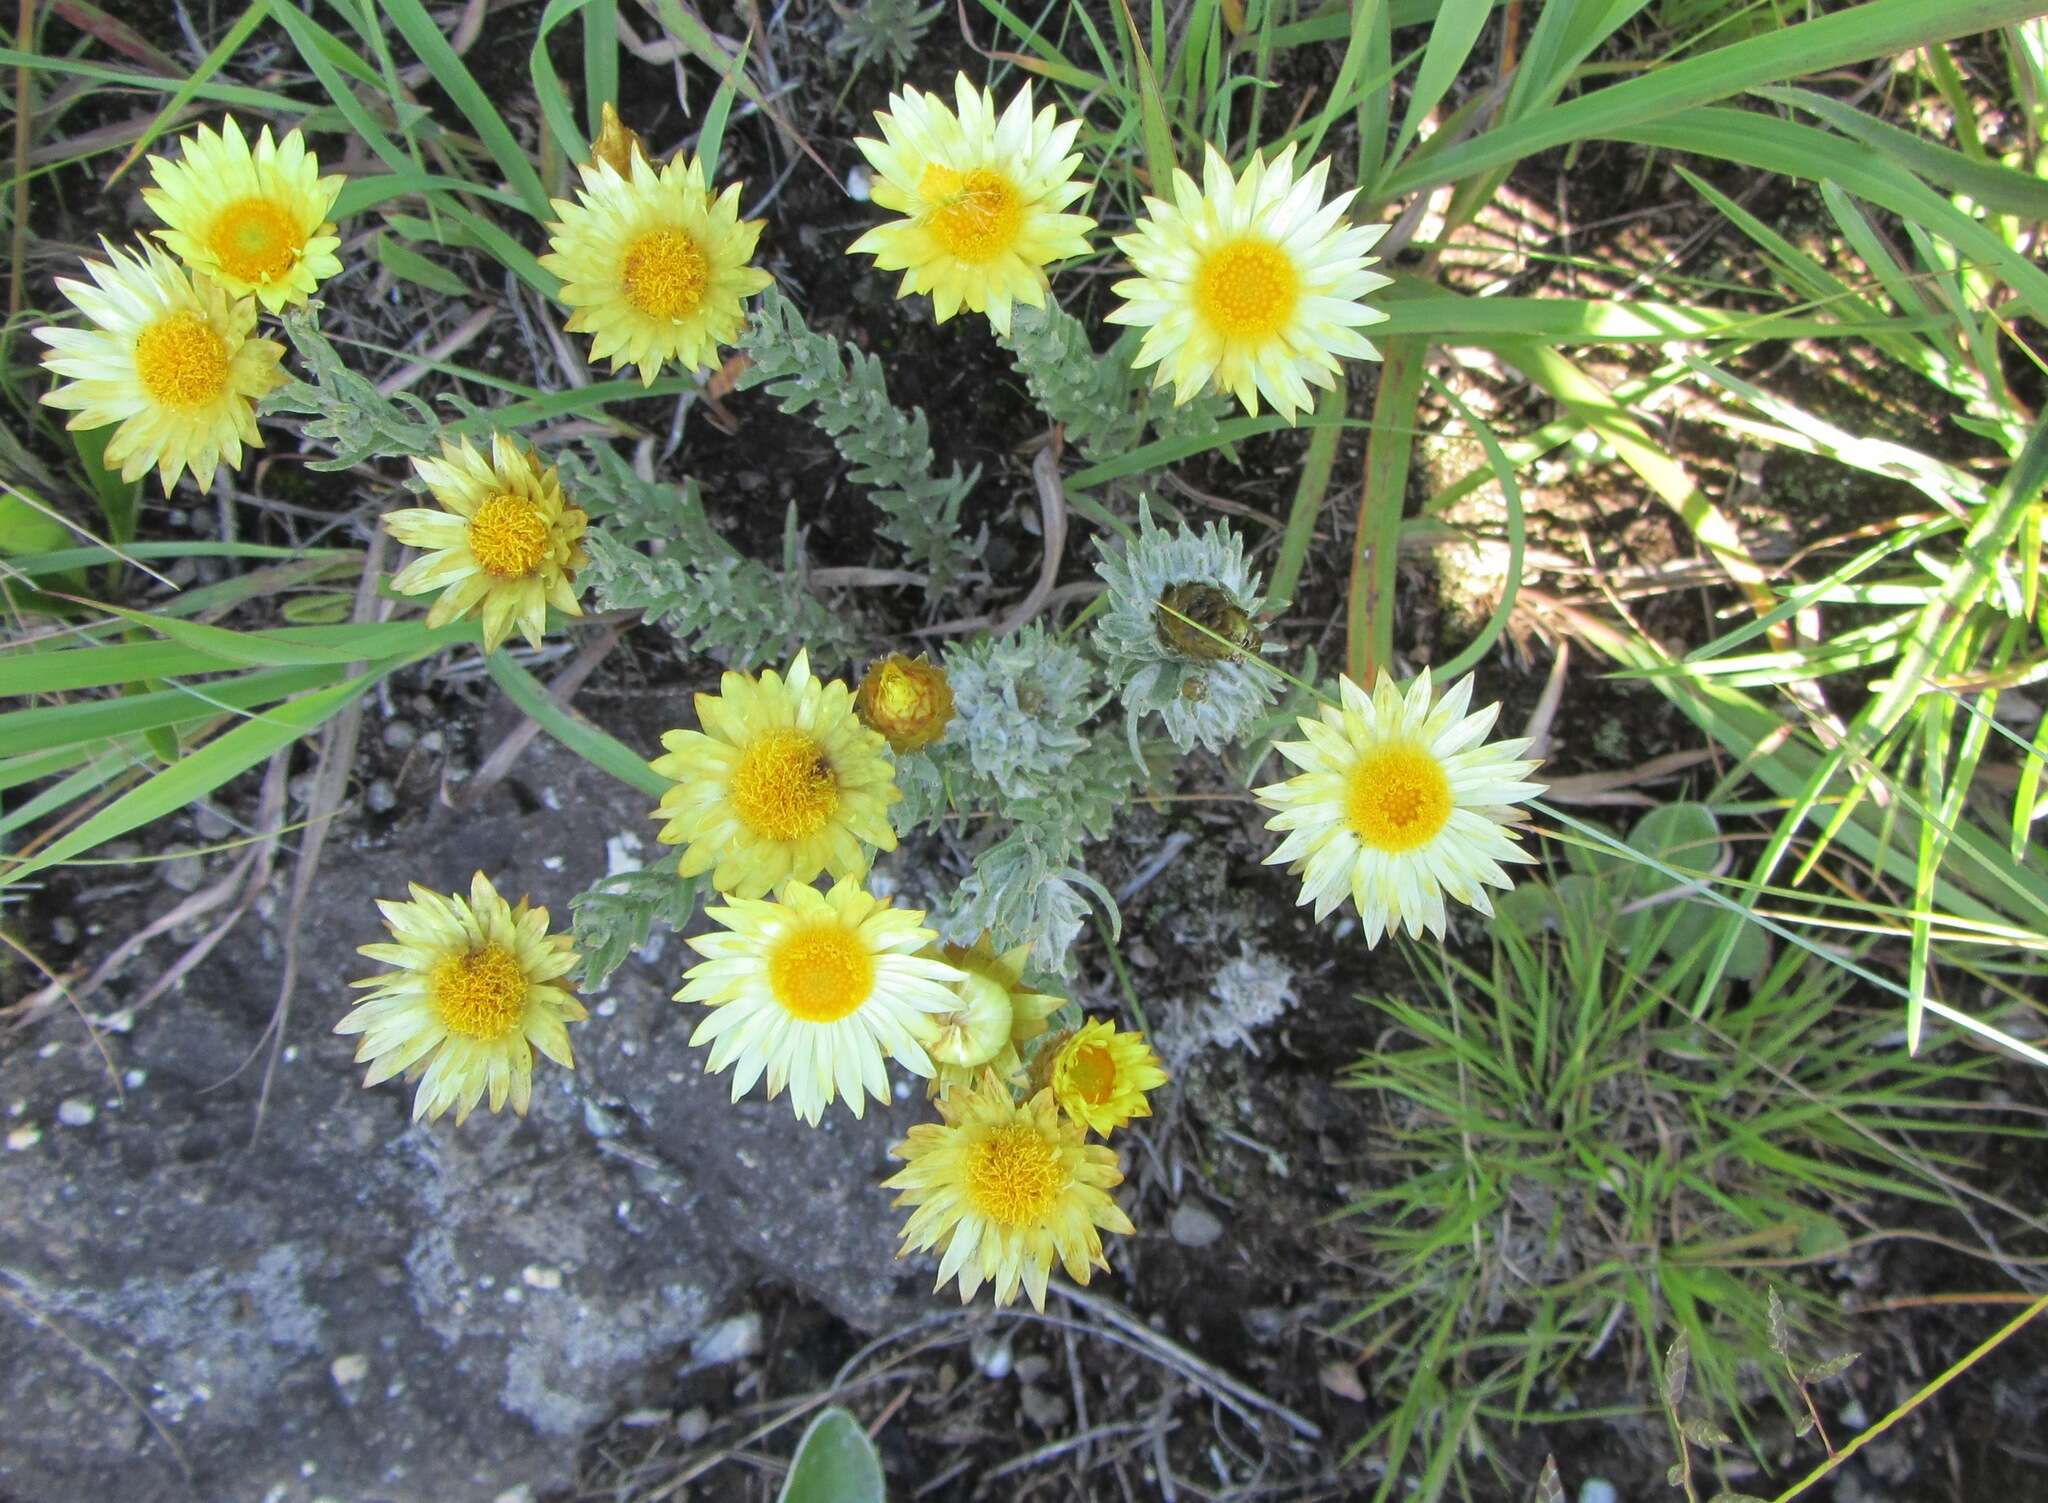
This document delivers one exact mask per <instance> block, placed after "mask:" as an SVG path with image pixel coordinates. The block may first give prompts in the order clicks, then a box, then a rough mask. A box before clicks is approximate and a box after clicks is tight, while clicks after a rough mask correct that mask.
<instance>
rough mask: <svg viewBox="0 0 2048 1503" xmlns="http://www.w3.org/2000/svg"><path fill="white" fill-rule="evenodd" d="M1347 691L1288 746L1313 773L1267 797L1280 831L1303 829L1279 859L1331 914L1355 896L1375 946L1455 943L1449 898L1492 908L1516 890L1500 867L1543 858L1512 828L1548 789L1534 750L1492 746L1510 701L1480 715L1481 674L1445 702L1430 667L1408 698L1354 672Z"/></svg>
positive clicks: (1284, 751)
mask: <svg viewBox="0 0 2048 1503" xmlns="http://www.w3.org/2000/svg"><path fill="white" fill-rule="evenodd" d="M1338 689H1339V691H1340V693H1341V696H1342V701H1343V702H1342V703H1341V704H1340V705H1324V706H1323V707H1322V710H1321V712H1320V718H1318V719H1314V720H1310V719H1306V718H1304V719H1303V720H1301V721H1300V722H1299V723H1300V726H1301V730H1302V734H1303V735H1305V736H1306V737H1307V738H1308V739H1307V740H1306V741H1282V742H1279V743H1278V744H1277V745H1276V747H1275V749H1276V750H1277V751H1279V752H1280V754H1281V755H1282V756H1284V757H1286V758H1287V760H1288V761H1290V762H1292V763H1294V765H1295V766H1297V767H1299V768H1301V769H1303V771H1302V773H1301V775H1300V776H1298V777H1293V778H1289V779H1288V780H1287V781H1286V782H1284V783H1274V784H1272V785H1271V786H1269V787H1265V788H1260V789H1256V790H1254V791H1255V793H1256V795H1257V797H1258V800H1259V802H1260V803H1262V804H1264V805H1265V806H1266V807H1267V808H1269V809H1276V810H1278V811H1279V812H1278V813H1277V814H1275V815H1274V817H1273V818H1272V819H1269V820H1268V821H1266V828H1267V829H1269V830H1285V831H1287V832H1289V833H1288V836H1287V838H1286V840H1284V841H1282V842H1281V844H1280V848H1279V849H1278V850H1276V851H1275V852H1273V854H1272V855H1270V856H1268V857H1267V858H1266V860H1267V862H1268V863H1272V862H1278V861H1286V862H1291V863H1292V865H1290V866H1289V867H1288V871H1289V872H1290V873H1296V872H1298V873H1301V874H1302V884H1301V897H1300V899H1299V901H1300V902H1303V903H1308V902H1313V903H1314V904H1315V905H1316V907H1315V913H1316V918H1317V919H1319V920H1320V919H1322V918H1324V917H1325V916H1327V915H1328V914H1329V913H1330V911H1331V910H1332V909H1334V908H1336V907H1337V906H1338V905H1339V904H1340V903H1342V902H1343V901H1344V899H1345V898H1346V897H1347V896H1349V897H1350V898H1351V900H1352V901H1353V902H1354V903H1356V904H1357V905H1358V916H1359V918H1360V919H1362V920H1363V921H1364V923H1365V942H1366V943H1367V944H1368V945H1375V944H1378V943H1379V939H1380V934H1381V933H1382V932H1383V931H1390V930H1394V929H1398V928H1400V927H1401V926H1402V925H1403V924H1404V923H1405V924H1406V925H1407V926H1408V932H1409V934H1410V935H1412V936H1414V937H1416V938H1418V939H1419V938H1420V937H1421V936H1422V931H1423V929H1424V928H1428V929H1429V930H1430V931H1431V932H1432V933H1434V934H1435V935H1436V936H1437V937H1438V938H1439V939H1441V938H1442V937H1443V933H1444V894H1445V893H1449V894H1450V895H1451V896H1452V897H1454V898H1456V899H1457V900H1458V901H1459V902H1461V903H1469V904H1471V905H1472V906H1473V907H1475V908H1477V909H1478V910H1479V911H1480V912H1481V913H1488V914H1490V913H1492V912H1493V905H1492V904H1491V903H1490V902H1489V901H1488V899H1487V896H1486V888H1487V887H1489V886H1492V887H1509V886H1512V885H1513V884H1512V883H1510V882H1509V880H1508V876H1507V873H1506V872H1505V871H1503V870H1502V869H1501V865H1500V863H1501V862H1503V861H1530V860H1533V859H1534V858H1533V857H1531V856H1530V855H1529V854H1528V853H1527V852H1525V851H1523V850H1522V849H1521V847H1519V846H1517V845H1516V844H1515V842H1514V839H1513V837H1512V836H1510V835H1509V834H1508V832H1507V831H1506V830H1505V829H1504V828H1502V824H1503V820H1504V817H1505V816H1506V814H1507V806H1508V805H1511V804H1518V803H1521V802H1522V801H1524V800H1525V799H1531V798H1534V797H1535V796H1536V795H1537V794H1539V793H1541V792H1542V791H1543V785H1542V784H1541V783H1529V782H1524V781H1523V780H1522V779H1523V775H1524V774H1526V773H1529V772H1533V771H1534V770H1535V768H1536V765H1537V764H1536V763H1535V762H1533V761H1527V760H1524V759H1523V758H1522V757H1521V755H1520V754H1521V753H1522V752H1523V751H1524V750H1525V749H1526V748H1527V747H1528V745H1529V743H1528V742H1527V741H1525V740H1515V741H1497V742H1495V743H1493V744H1492V745H1490V746H1488V745H1484V744H1482V743H1483V742H1484V740H1485V737H1486V733H1487V732H1488V731H1489V730H1491V729H1492V728H1493V722H1494V719H1495V718H1496V717H1497V716H1498V715H1499V713H1500V706H1499V705H1497V704H1496V705H1488V706H1487V707H1486V708H1485V709H1483V710H1480V711H1478V712H1477V713H1476V714H1469V715H1468V714H1467V713H1466V706H1467V705H1468V704H1470V703H1471V699H1472V680H1471V678H1470V677H1469V676H1467V677H1465V678H1462V679H1460V680H1459V681H1458V683H1457V684H1456V685H1455V686H1454V687H1453V688H1452V689H1451V690H1450V691H1449V692H1448V693H1446V694H1445V695H1444V696H1443V698H1441V699H1439V700H1436V701H1435V702H1434V703H1432V702H1431V699H1432V696H1431V692H1430V682H1429V674H1428V672H1427V671H1426V670H1425V671H1424V672H1423V674H1422V675H1421V676H1420V677H1419V678H1417V679H1416V680H1415V681H1414V682H1413V683H1412V684H1410V685H1409V686H1408V692H1407V694H1406V695H1405V696H1404V695H1403V694H1402V693H1401V692H1400V690H1398V689H1396V688H1395V687H1394V681H1393V680H1392V679H1390V678H1389V677H1387V675H1386V674H1384V673H1382V674H1381V675H1380V680H1379V685H1378V687H1377V688H1375V689H1374V690H1373V692H1372V696H1371V697H1370V698H1368V697H1367V696H1366V693H1365V691H1364V690H1362V689H1360V688H1359V687H1358V685H1356V684H1354V683H1353V682H1352V681H1351V680H1350V679H1348V678H1340V679H1339V680H1338Z"/></svg>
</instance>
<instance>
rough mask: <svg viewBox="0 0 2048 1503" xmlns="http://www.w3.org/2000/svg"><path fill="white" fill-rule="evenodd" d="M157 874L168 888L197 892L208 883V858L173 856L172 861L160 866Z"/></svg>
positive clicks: (183, 855)
mask: <svg viewBox="0 0 2048 1503" xmlns="http://www.w3.org/2000/svg"><path fill="white" fill-rule="evenodd" d="M156 874H157V876H158V877H160V878H162V880H163V884H164V886H166V887H170V888H175V889H176V890H177V891H179V892H197V891H199V889H200V888H201V887H202V886H203V885H204V884H205V882H206V858H205V857H204V856H194V855H188V854H182V853H180V854H173V855H172V857H171V859H170V860H168V861H164V862H161V863H159V864H158V866H157V869H156Z"/></svg>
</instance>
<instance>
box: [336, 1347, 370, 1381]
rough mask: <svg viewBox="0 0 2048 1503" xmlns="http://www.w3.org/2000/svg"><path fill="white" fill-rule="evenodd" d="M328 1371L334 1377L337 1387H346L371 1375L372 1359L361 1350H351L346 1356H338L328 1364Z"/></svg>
mask: <svg viewBox="0 0 2048 1503" xmlns="http://www.w3.org/2000/svg"><path fill="white" fill-rule="evenodd" d="M327 1372H328V1375H329V1376H330V1377H332V1378H333V1379H334V1383H335V1386H336V1387H337V1388H346V1387H348V1386H349V1384H351V1383H360V1382H362V1381H363V1379H365V1378H367V1377H369V1376H370V1359H369V1358H368V1357H365V1356H364V1355H363V1354H362V1353H361V1352H350V1353H349V1354H348V1355H347V1356H345V1357H336V1358H335V1359H334V1360H333V1361H332V1362H330V1363H328V1364H327Z"/></svg>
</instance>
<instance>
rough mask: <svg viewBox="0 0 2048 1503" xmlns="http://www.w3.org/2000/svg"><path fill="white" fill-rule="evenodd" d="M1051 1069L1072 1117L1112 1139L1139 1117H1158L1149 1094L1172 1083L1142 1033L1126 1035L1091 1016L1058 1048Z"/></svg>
mask: <svg viewBox="0 0 2048 1503" xmlns="http://www.w3.org/2000/svg"><path fill="white" fill-rule="evenodd" d="M1046 1053H1047V1054H1049V1055H1051V1056H1052V1065H1051V1069H1050V1071H1049V1074H1050V1076H1051V1082H1052V1093H1053V1095H1054V1096H1055V1097H1057V1098H1058V1099H1059V1103H1060V1106H1061V1107H1062V1108H1064V1109H1065V1111H1066V1114H1067V1115H1068V1116H1069V1117H1071V1118H1073V1119H1074V1120H1075V1121H1076V1122H1078V1123H1080V1124H1081V1125H1082V1126H1083V1127H1089V1128H1093V1129H1094V1130H1095V1131H1096V1132H1098V1133H1100V1134H1101V1135H1102V1136H1103V1137H1105V1138H1106V1137H1108V1136H1109V1135H1110V1134H1111V1133H1112V1132H1114V1131H1115V1130H1116V1129H1117V1128H1119V1127H1122V1126H1124V1125H1125V1124H1126V1123H1127V1122H1129V1121H1130V1120H1131V1118H1133V1117H1149V1116H1151V1115H1152V1106H1151V1103H1150V1102H1148V1101H1147V1100H1146V1099H1145V1093H1146V1092H1147V1091H1151V1090H1156V1089H1157V1088H1158V1087H1160V1086H1163V1085H1165V1084H1166V1071H1165V1070H1164V1069H1163V1068H1162V1067H1161V1066H1160V1063H1159V1056H1158V1055H1156V1054H1154V1053H1153V1052H1152V1046H1151V1045H1150V1044H1148V1043H1146V1042H1145V1035H1144V1034H1142V1033H1137V1032H1131V1033H1124V1032H1121V1031H1120V1030H1119V1029H1118V1028H1117V1026H1116V1025H1115V1024H1114V1023H1106V1022H1104V1021H1103V1020H1102V1019H1100V1018H1090V1019H1088V1021H1087V1022H1085V1023H1083V1024H1082V1025H1081V1026H1080V1027H1079V1028H1077V1029H1076V1030H1074V1032H1073V1033H1072V1034H1070V1035H1069V1036H1068V1037H1067V1039H1066V1042H1064V1043H1062V1044H1060V1045H1059V1047H1058V1048H1057V1049H1055V1048H1053V1047H1052V1046H1051V1045H1047V1046H1046Z"/></svg>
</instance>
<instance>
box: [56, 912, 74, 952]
mask: <svg viewBox="0 0 2048 1503" xmlns="http://www.w3.org/2000/svg"><path fill="white" fill-rule="evenodd" d="M50 938H52V939H54V940H55V941H57V943H58V944H60V945H75V944H77V943H78V920H76V919H74V918H70V917H68V916H66V915H64V914H61V913H60V914H58V915H57V916H56V917H55V918H53V919H51V920H50Z"/></svg>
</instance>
